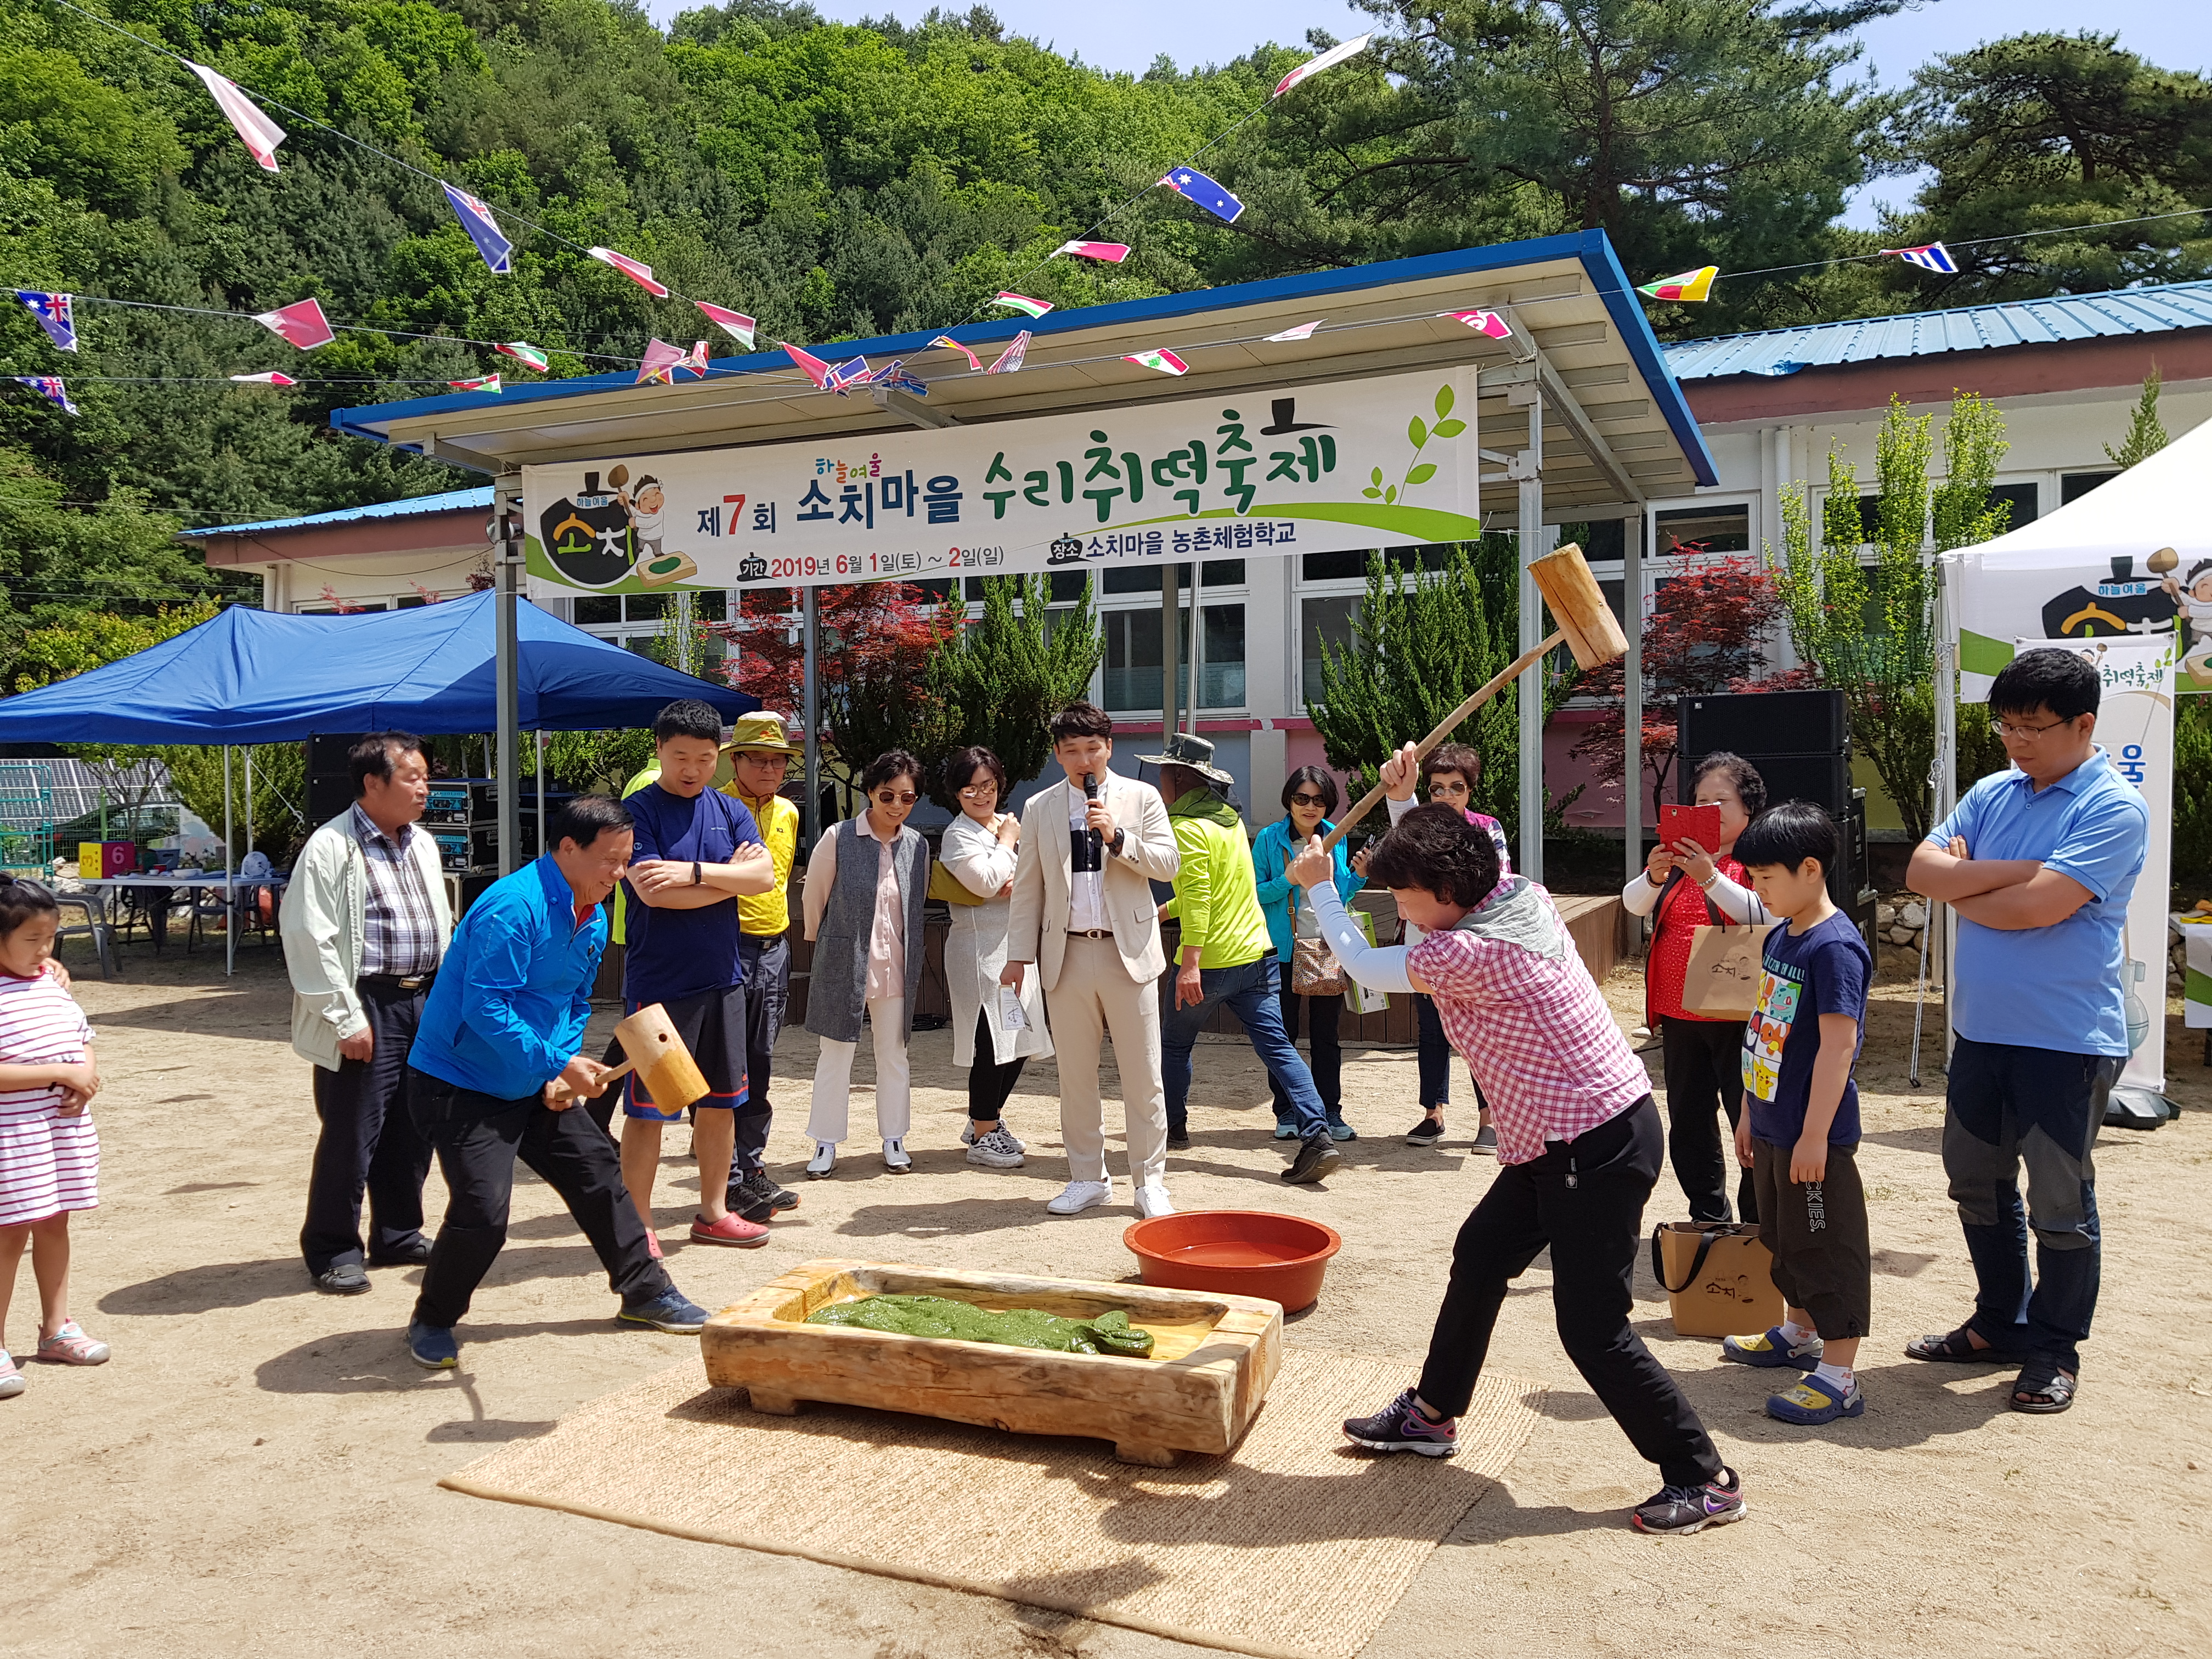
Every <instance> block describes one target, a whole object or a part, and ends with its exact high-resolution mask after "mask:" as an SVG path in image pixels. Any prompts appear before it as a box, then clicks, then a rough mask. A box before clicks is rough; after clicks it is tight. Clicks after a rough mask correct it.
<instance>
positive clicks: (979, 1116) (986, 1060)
mask: <svg viewBox="0 0 2212 1659" xmlns="http://www.w3.org/2000/svg"><path fill="white" fill-rule="evenodd" d="M997 1052H998V1049H997V1048H996V1047H995V1046H994V1044H993V1042H992V1041H991V1017H990V1016H989V1015H988V1014H987V1013H985V1012H983V1011H982V1010H981V1008H978V1009H977V1010H976V1011H975V1059H974V1060H971V1061H969V1066H968V1116H969V1121H972V1122H975V1123H988V1122H990V1121H992V1120H993V1119H994V1118H998V1117H1000V1116H1001V1115H1002V1114H1003V1112H1004V1111H1005V1109H1006V1102H1007V1101H1008V1100H1009V1099H1011V1098H1012V1096H1013V1092H1014V1085H1016V1084H1017V1083H1018V1082H1020V1081H1021V1080H1022V1067H1023V1066H1026V1065H1028V1064H1029V1063H1030V1062H1029V1058H1028V1056H1027V1055H1024V1056H1022V1057H1020V1058H1018V1059H1015V1060H1008V1061H1007V1062H1006V1064H1005V1065H1003V1066H1001V1065H1000V1064H999V1062H998V1061H997V1060H994V1059H992V1058H991V1056H992V1055H993V1054H996V1053H997Z"/></svg>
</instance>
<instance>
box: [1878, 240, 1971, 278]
mask: <svg viewBox="0 0 2212 1659" xmlns="http://www.w3.org/2000/svg"><path fill="white" fill-rule="evenodd" d="M1882 252H1884V253H1893V254H1895V255H1896V256H1897V257H1898V258H1900V259H1902V260H1904V261H1905V264H1908V265H1918V266H1919V267H1920V268H1921V270H1932V271H1934V272H1935V273H1936V275H1937V276H1957V275H1958V274H1959V266H1958V263H1957V261H1955V260H1954V259H1953V258H1951V250H1950V249H1949V248H1948V247H1945V246H1943V244H1942V243H1941V242H1928V243H1924V244H1923V245H1922V246H1919V247H1886V248H1884V249H1882Z"/></svg>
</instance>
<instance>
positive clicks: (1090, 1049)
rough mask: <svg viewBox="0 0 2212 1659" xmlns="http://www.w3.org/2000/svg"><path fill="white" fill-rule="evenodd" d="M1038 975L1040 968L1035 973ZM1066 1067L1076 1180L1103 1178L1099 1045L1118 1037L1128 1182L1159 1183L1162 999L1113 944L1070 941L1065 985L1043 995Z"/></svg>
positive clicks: (1067, 1139) (1065, 1132) (1164, 1158)
mask: <svg viewBox="0 0 2212 1659" xmlns="http://www.w3.org/2000/svg"><path fill="white" fill-rule="evenodd" d="M1030 971H1031V972H1035V971H1036V970H1035V969H1031V970H1030ZM1044 997H1045V1006H1046V1007H1047V1009H1048V1010H1049V1011H1050V1012H1051V1014H1052V1040H1053V1047H1054V1051H1055V1052H1056V1053H1057V1054H1058V1055H1059V1065H1060V1139H1061V1140H1062V1141H1063V1142H1064V1143H1065V1144H1066V1147H1067V1174H1068V1178H1069V1179H1070V1180H1073V1181H1104V1180H1106V1179H1107V1178H1108V1177H1107V1173H1106V1107H1105V1102H1104V1101H1103V1099H1101V1098H1100V1095H1099V1089H1098V1046H1099V1043H1100V1041H1101V1040H1102V1039H1103V1037H1104V1036H1106V1035H1107V1034H1108V1033H1109V1032H1111V1033H1112V1034H1113V1037H1114V1065H1115V1070H1117V1071H1118V1072H1120V1073H1121V1123H1122V1127H1123V1128H1124V1129H1125V1130H1127V1133H1128V1138H1129V1179H1130V1180H1131V1181H1132V1182H1135V1183H1136V1184H1137V1185H1139V1186H1142V1185H1143V1184H1144V1183H1145V1182H1148V1181H1158V1179H1159V1178H1160V1176H1162V1175H1163V1174H1164V1173H1165V1171H1166V1170H1167V1164H1168V1096H1167V1089H1166V1087H1165V1085H1163V1083H1162V1082H1161V1080H1160V994H1159V986H1158V982H1157V981H1147V982H1146V983H1144V984H1142V985H1139V983H1138V982H1137V981H1135V980H1133V979H1132V978H1130V977H1129V970H1128V969H1127V968H1126V967H1124V966H1122V963H1121V951H1119V950H1118V949H1117V948H1116V947H1115V944H1114V941H1113V940H1112V939H1069V940H1068V941H1067V956H1066V959H1065V960H1064V961H1063V962H1062V963H1061V964H1060V982H1059V983H1058V984H1057V985H1055V986H1054V987H1052V988H1051V989H1050V990H1048V991H1047V992H1046V993H1045V994H1044Z"/></svg>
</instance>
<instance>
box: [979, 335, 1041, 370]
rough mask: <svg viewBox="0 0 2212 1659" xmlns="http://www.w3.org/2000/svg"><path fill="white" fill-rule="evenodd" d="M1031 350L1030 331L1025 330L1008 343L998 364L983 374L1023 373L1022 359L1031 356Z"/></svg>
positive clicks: (995, 363) (1001, 353) (994, 364)
mask: <svg viewBox="0 0 2212 1659" xmlns="http://www.w3.org/2000/svg"><path fill="white" fill-rule="evenodd" d="M1029 349H1030V331H1029V330H1027V329H1024V330H1023V331H1021V332H1020V333H1018V334H1017V335H1015V336H1014V337H1013V338H1012V340H1011V341H1009V342H1008V343H1007V344H1006V349H1005V350H1004V351H1002V352H1000V354H999V360H998V362H994V363H993V364H992V365H991V366H990V368H987V369H985V370H984V371H983V372H984V373H985V374H1020V373H1021V372H1022V359H1023V358H1024V357H1025V356H1028V355H1029Z"/></svg>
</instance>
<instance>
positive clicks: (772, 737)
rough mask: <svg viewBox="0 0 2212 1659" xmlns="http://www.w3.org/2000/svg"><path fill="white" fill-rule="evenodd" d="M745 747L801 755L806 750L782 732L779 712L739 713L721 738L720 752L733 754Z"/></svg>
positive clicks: (773, 752)
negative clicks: (727, 731)
mask: <svg viewBox="0 0 2212 1659" xmlns="http://www.w3.org/2000/svg"><path fill="white" fill-rule="evenodd" d="M747 749H760V750H768V751H769V753H771V754H776V755H803V754H805V752H806V751H805V749H803V748H802V747H800V746H799V744H795V743H793V742H792V741H791V739H790V738H787V737H786V736H785V735H784V732H783V716H782V715H781V714H740V715H739V716H738V722H737V724H736V725H734V726H732V727H731V728H730V735H729V736H728V737H727V738H726V739H724V740H723V744H722V752H723V753H724V754H733V753H737V752H738V751H741V750H747Z"/></svg>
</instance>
